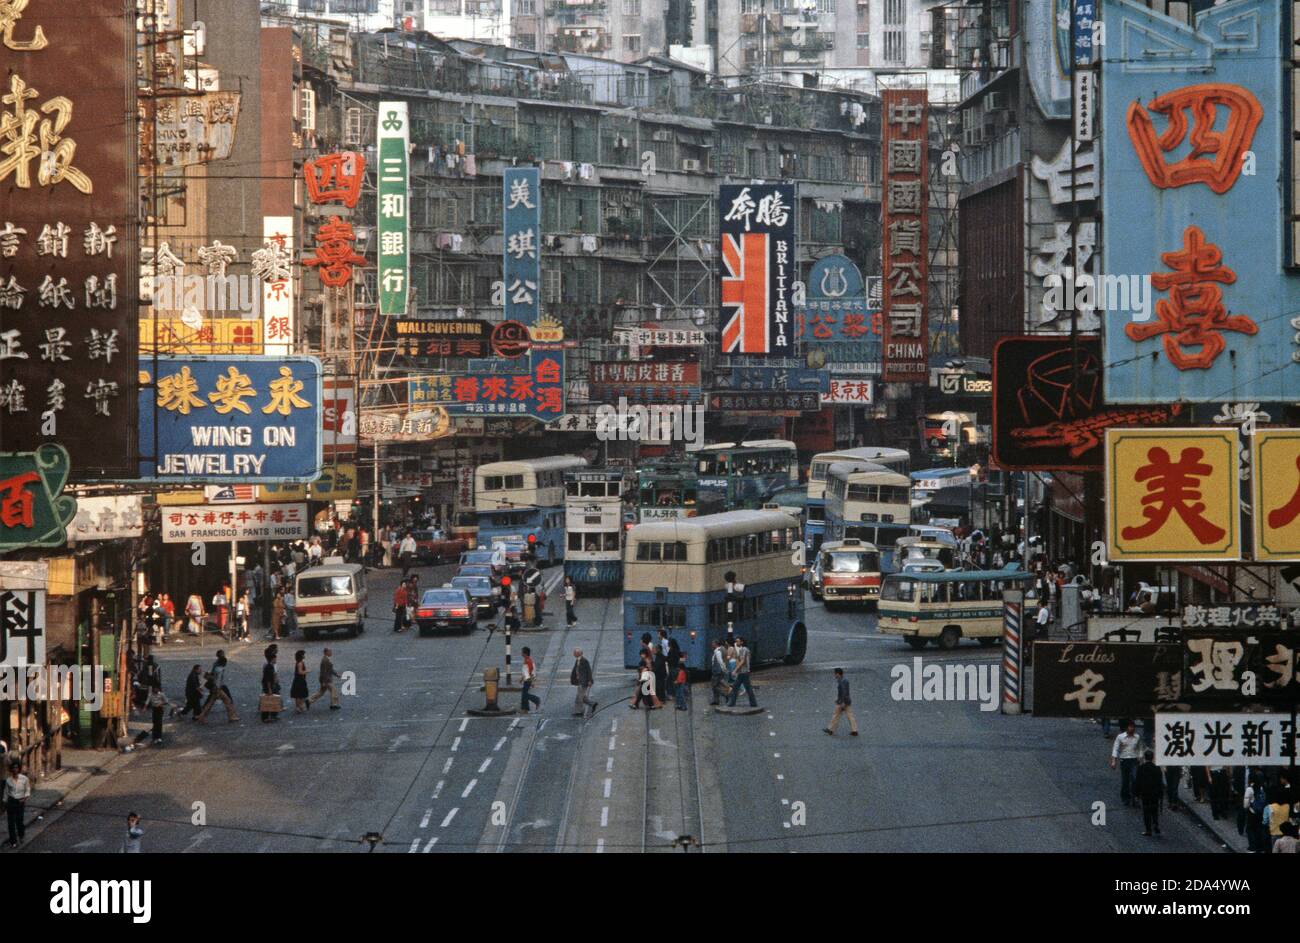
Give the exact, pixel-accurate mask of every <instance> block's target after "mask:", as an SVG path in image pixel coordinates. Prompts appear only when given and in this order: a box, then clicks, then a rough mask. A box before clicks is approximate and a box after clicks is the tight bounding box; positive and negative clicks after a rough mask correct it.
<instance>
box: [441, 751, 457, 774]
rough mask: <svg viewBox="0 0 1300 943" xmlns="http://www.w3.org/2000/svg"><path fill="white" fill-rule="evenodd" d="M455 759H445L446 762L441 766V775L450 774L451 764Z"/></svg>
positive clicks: (450, 757) (451, 757)
mask: <svg viewBox="0 0 1300 943" xmlns="http://www.w3.org/2000/svg"><path fill="white" fill-rule="evenodd" d="M455 759H456V758H455V757H454V756H449V757H447V762H446V763H443V764H442V775H444V776H446V775H447V774H448V773H450V772H451V764H452V762H453V761H454V760H455Z"/></svg>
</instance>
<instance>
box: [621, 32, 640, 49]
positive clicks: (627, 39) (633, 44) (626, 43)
mask: <svg viewBox="0 0 1300 943" xmlns="http://www.w3.org/2000/svg"><path fill="white" fill-rule="evenodd" d="M623 51H624V52H640V51H641V35H640V34H639V33H635V34H633V35H631V36H624V37H623Z"/></svg>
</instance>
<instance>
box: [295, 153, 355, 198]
mask: <svg viewBox="0 0 1300 943" xmlns="http://www.w3.org/2000/svg"><path fill="white" fill-rule="evenodd" d="M303 175H304V176H305V177H306V179H307V196H308V197H309V198H310V199H311V201H312V202H313V203H329V202H332V201H334V200H338V201H340V202H342V204H343V205H344V206H348V207H354V206H356V205H357V199H358V197H360V196H361V184H362V182H363V181H364V180H365V177H366V159H365V158H364V157H362V156H361V155H360V154H358V153H356V152H355V151H345V152H343V153H341V154H325V155H324V156H322V157H317V158H316V159H314V160H309V161H307V162H306V163H305V164H304V165H303Z"/></svg>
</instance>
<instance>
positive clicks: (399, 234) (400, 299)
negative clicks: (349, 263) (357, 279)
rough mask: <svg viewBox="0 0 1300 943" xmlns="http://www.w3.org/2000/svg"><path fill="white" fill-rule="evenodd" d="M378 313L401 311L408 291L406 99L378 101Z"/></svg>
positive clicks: (408, 218)
mask: <svg viewBox="0 0 1300 943" xmlns="http://www.w3.org/2000/svg"><path fill="white" fill-rule="evenodd" d="M377 131H378V151H379V168H378V172H377V177H378V184H379V193H378V196H379V219H378V225H377V227H376V229H377V231H378V233H379V255H378V260H379V261H378V268H377V278H378V282H379V313H380V314H389V315H392V314H405V313H406V303H407V298H408V297H409V293H410V282H411V279H410V274H411V273H410V248H409V246H408V245H407V243H408V242H409V241H410V237H411V227H410V217H409V216H408V212H409V209H410V207H409V205H408V204H409V203H410V186H409V183H410V167H409V155H408V153H407V151H408V146H409V143H410V128H409V122H408V120H407V114H406V102H394V101H385V102H380V103H379V117H378V123H377Z"/></svg>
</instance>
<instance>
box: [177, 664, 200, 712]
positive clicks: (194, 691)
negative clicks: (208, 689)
mask: <svg viewBox="0 0 1300 943" xmlns="http://www.w3.org/2000/svg"><path fill="white" fill-rule="evenodd" d="M202 711H203V666H202V665H195V666H194V667H193V668H191V669H190V673H189V674H188V675H186V676H185V707H183V708H182V709H181V716H182V717H184V716H185V715H186V714H189V715H190V719H191V720H198V719H199V714H200V713H202ZM172 713H175V711H174V710H173V712H172Z"/></svg>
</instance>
